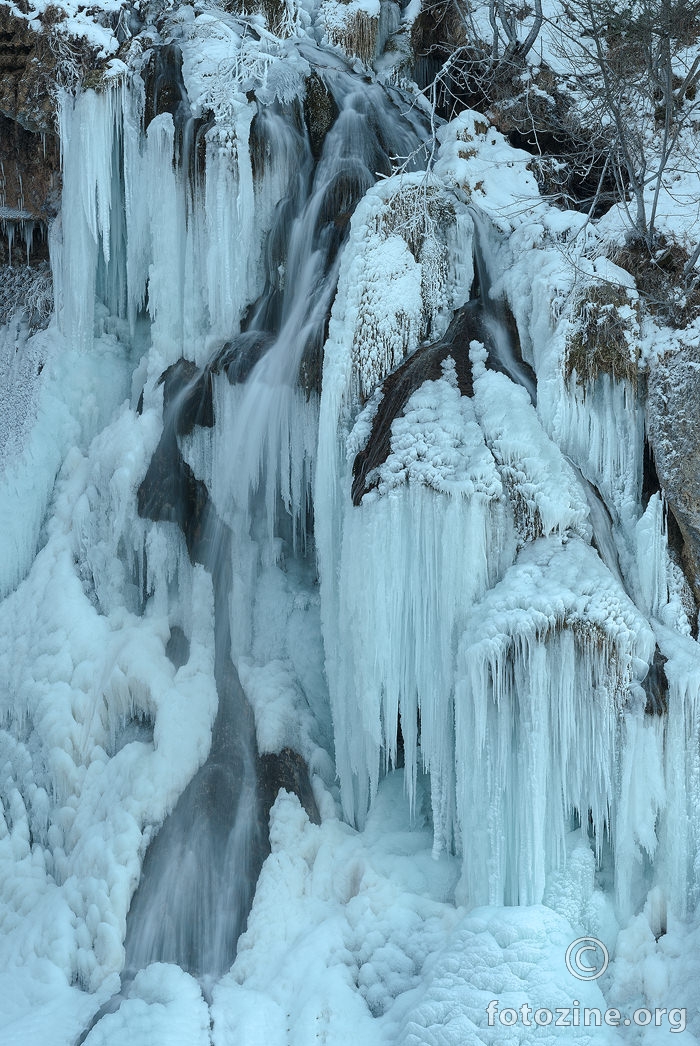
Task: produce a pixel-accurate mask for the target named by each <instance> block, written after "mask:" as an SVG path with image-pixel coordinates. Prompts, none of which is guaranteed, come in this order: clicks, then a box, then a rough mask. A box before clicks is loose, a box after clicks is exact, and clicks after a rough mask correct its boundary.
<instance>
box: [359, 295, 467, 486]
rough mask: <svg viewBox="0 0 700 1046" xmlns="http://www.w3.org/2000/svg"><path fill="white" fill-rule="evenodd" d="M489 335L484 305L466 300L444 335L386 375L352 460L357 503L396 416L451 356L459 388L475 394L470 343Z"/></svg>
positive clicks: (382, 459)
mask: <svg viewBox="0 0 700 1046" xmlns="http://www.w3.org/2000/svg"><path fill="white" fill-rule="evenodd" d="M486 337H487V335H486V332H485V330H484V326H483V321H482V310H481V306H480V305H479V303H478V302H475V301H470V302H467V304H466V305H464V306H462V308H461V309H459V310H458V311H457V312H456V313H455V316H454V318H453V320H452V323H451V324H450V326H449V328H448V330H447V332H446V334H445V336H444V338H441V339H440V341H438V342H435V343H433V344H431V345H423V346H421V348H419V349H417V350H416V352H414V353H413V355H412V356H409V357H408V359H407V360H404V362H403V363H402V364H401V365H400V366H399V367H397V369H396V370H395V371H393V372H392V373H391V374H390V375H389V376H388V377H387V378H385V379H384V382H383V384H382V392H383V396H382V400H381V402H380V404H379V407H378V409H377V413H376V414H375V417H374V422H373V423H372V431H371V433H370V437H369V439H368V441H367V444H366V446H365V447H364V448H363V450H361V451H360V452H359V453H358V454H357V456H356V457H355V461H354V463H353V468H352V475H353V481H352V500H353V504H354V505H359V504H360V502H361V501H362V498H363V497H364V496H365V494H366V493H367V491H368V490H371V489H372V486H373V485H375V484H372V483H369V484H368V481H367V477H368V475H369V473H370V472H372V471H373V470H374V469H376V468H378V467H379V466H380V465H382V464H383V463H384V462H385V461H386V459H387V457H388V456H389V450H390V447H391V425H392V422H393V420H394V418H397V417H399V415H400V414H401V413H402V411H403V409H404V407H405V406H406V404H407V402H408V400H409V399H410V397H411V394H412V393H413V392H415V391H416V389H418V388H420V386H421V385H422V384H423V382H425V381H436V380H437V379H438V378H440V377H442V364H443V362H444V361H445V360H446V359H447V357H448V356H451V357H452V358H453V359H454V361H455V366H456V370H457V383H458V385H459V391H460V392H461V394H462V395H463V396H471V395H472V394H473V391H474V390H473V386H472V370H471V362H470V359H469V343H470V342H471V341H473V340H474V339H477V340H478V341H482V342H483V341H484V340H485V339H486Z"/></svg>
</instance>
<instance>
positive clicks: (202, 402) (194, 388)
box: [158, 359, 214, 436]
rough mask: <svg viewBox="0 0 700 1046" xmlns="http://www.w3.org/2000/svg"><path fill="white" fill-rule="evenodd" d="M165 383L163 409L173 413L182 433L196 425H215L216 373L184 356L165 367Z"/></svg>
mask: <svg viewBox="0 0 700 1046" xmlns="http://www.w3.org/2000/svg"><path fill="white" fill-rule="evenodd" d="M158 383H159V384H162V385H163V412H164V415H166V416H167V415H168V414H172V415H173V423H174V425H175V431H176V432H177V435H178V436H186V435H188V434H189V433H190V432H191V431H192V429H193V428H194V426H195V425H201V426H203V427H204V428H208V429H210V428H212V427H213V425H214V399H213V386H212V374H211V371H210V369H209V368H207V367H205V368H204V369H203V370H201V371H200V369H199V368H198V367H197V365H196V363H193V362H192V361H191V360H185V359H180V360H178V361H177V363H173V364H172V366H170V367H168V369H167V370H166V371H164V372H163V373H162V374H161V376H160V379H159V382H158Z"/></svg>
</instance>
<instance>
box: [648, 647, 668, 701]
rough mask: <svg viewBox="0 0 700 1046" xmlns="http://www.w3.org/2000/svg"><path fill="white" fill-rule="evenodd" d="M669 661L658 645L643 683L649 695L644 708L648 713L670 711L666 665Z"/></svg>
mask: <svg viewBox="0 0 700 1046" xmlns="http://www.w3.org/2000/svg"><path fill="white" fill-rule="evenodd" d="M667 661H668V658H667V657H665V656H664V655H663V654H662V653H661V651H660V650H659V648H658V647H657V648H656V650H655V651H654V660H653V661H652V663H651V665H650V666H649V671H648V672H647V675H646V678H645V680H644V682H643V683H642V686H643V687H644V693H645V694H646V695H647V703H646V708H645V709H644V711H645V712H646V714H647V715H665V714H666V712H668V679H667V678H666V669H665V667H664V666H665V665H666V662H667Z"/></svg>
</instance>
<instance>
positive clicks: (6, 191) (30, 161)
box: [0, 4, 60, 265]
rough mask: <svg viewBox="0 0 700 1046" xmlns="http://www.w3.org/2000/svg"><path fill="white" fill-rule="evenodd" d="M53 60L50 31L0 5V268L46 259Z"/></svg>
mask: <svg viewBox="0 0 700 1046" xmlns="http://www.w3.org/2000/svg"><path fill="white" fill-rule="evenodd" d="M44 17H45V18H46V17H47V15H45V16H44ZM50 17H51V16H50V13H49V14H48V19H49V20H50ZM58 62H59V58H58V56H57V54H56V53H54V51H53V49H52V46H51V42H50V33H49V32H35V31H34V30H33V29H32V28H30V26H29V22H28V21H25V20H24V19H23V18H19V17H16V16H15V15H14V14H12V12H11V11H10V9H9V7H7V6H6V5H3V4H0V161H2V168H0V217H2V219H3V223H4V231H5V232H6V235H5V236H3V237H2V239H1V240H0V265H7V264H12V265H26V264H27V262H29V263H30V264H34V263H36V262H41V261H44V260H45V259H46V258H47V257H48V246H47V243H46V226H47V223H48V221H49V220H50V219H51V218H52V217H53V216H54V215H55V213H56V210H57V207H58V201H59V193H60V180H59V148H58V138H57V136H56V134H55V132H54V89H55V85H56V82H57V66H58Z"/></svg>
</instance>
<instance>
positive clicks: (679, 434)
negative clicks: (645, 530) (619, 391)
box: [648, 345, 700, 604]
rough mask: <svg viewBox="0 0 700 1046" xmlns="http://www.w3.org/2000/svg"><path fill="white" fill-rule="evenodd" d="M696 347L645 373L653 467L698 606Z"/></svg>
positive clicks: (699, 368) (699, 367) (699, 392)
mask: <svg viewBox="0 0 700 1046" xmlns="http://www.w3.org/2000/svg"><path fill="white" fill-rule="evenodd" d="M699 416H700V348H698V347H697V346H693V345H686V346H681V347H679V348H678V350H677V351H676V352H675V353H674V354H673V355H672V356H668V357H664V358H662V359H661V360H659V362H658V363H657V364H656V365H655V366H654V368H653V370H652V372H651V374H650V377H649V398H648V428H649V441H650V444H651V448H652V451H653V454H654V461H655V463H656V471H657V473H658V477H659V481H660V483H661V486H662V488H663V491H664V494H665V496H666V499H667V501H668V504H669V506H670V508H671V511H672V512H673V515H674V516H675V519H676V521H677V523H678V526H679V528H680V531H681V534H682V536H683V561H684V562H683V566H684V570H685V575H686V577H687V578H688V581H689V582H690V584H691V586H692V588H693V592H694V595H695V602H696V604H700V442H699V441H698V421H697V419H698V417H699Z"/></svg>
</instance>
